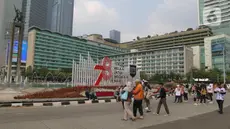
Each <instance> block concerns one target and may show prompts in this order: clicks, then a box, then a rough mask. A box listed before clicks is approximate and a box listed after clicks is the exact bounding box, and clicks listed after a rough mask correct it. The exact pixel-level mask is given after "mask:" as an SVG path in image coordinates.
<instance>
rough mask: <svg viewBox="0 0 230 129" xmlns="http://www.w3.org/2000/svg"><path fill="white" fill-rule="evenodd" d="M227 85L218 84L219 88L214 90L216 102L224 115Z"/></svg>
mask: <svg viewBox="0 0 230 129" xmlns="http://www.w3.org/2000/svg"><path fill="white" fill-rule="evenodd" d="M224 87H225V84H222V85H221V84H220V83H218V84H217V88H216V89H215V90H214V93H215V94H216V102H217V104H218V107H219V113H220V114H223V105H224V95H225V94H226V89H225V88H224Z"/></svg>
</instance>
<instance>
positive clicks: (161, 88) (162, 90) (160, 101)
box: [156, 83, 169, 116]
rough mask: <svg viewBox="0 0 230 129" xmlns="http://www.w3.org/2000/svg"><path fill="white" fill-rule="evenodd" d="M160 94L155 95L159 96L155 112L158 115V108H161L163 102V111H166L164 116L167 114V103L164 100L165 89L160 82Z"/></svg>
mask: <svg viewBox="0 0 230 129" xmlns="http://www.w3.org/2000/svg"><path fill="white" fill-rule="evenodd" d="M159 85H160V95H159V96H158V97H157V98H160V100H159V103H158V106H157V112H156V114H157V115H159V113H160V109H161V105H162V104H163V105H164V107H165V111H166V113H167V115H166V116H168V115H169V109H168V105H167V102H166V90H165V88H164V84H163V83H160V84H159Z"/></svg>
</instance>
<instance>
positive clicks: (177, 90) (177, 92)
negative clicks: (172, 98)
mask: <svg viewBox="0 0 230 129" xmlns="http://www.w3.org/2000/svg"><path fill="white" fill-rule="evenodd" d="M175 93H176V96H180V95H181V90H180V89H179V88H176V89H175Z"/></svg>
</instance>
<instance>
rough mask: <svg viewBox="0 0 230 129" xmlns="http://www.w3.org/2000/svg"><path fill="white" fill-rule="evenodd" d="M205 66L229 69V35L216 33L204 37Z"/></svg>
mask: <svg viewBox="0 0 230 129" xmlns="http://www.w3.org/2000/svg"><path fill="white" fill-rule="evenodd" d="M204 47H205V66H206V67H207V68H208V69H213V68H217V69H220V70H223V69H224V68H225V69H226V70H227V71H229V70H230V58H228V57H229V56H230V36H228V35H224V34H222V35H217V36H212V37H207V38H205V44H204Z"/></svg>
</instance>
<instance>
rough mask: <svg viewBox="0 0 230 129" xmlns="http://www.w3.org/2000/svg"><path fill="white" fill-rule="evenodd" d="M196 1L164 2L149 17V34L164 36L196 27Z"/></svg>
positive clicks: (169, 0)
mask: <svg viewBox="0 0 230 129" xmlns="http://www.w3.org/2000/svg"><path fill="white" fill-rule="evenodd" d="M196 2H197V1H196V0H186V1H185V0H164V3H163V4H160V5H159V6H158V7H157V8H156V10H155V11H154V12H153V13H152V14H151V15H150V17H149V33H152V34H153V33H154V34H164V33H169V32H173V31H176V30H177V31H181V30H185V29H187V28H190V27H191V28H194V27H197V25H198V20H197V17H198V16H197V3H196Z"/></svg>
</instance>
